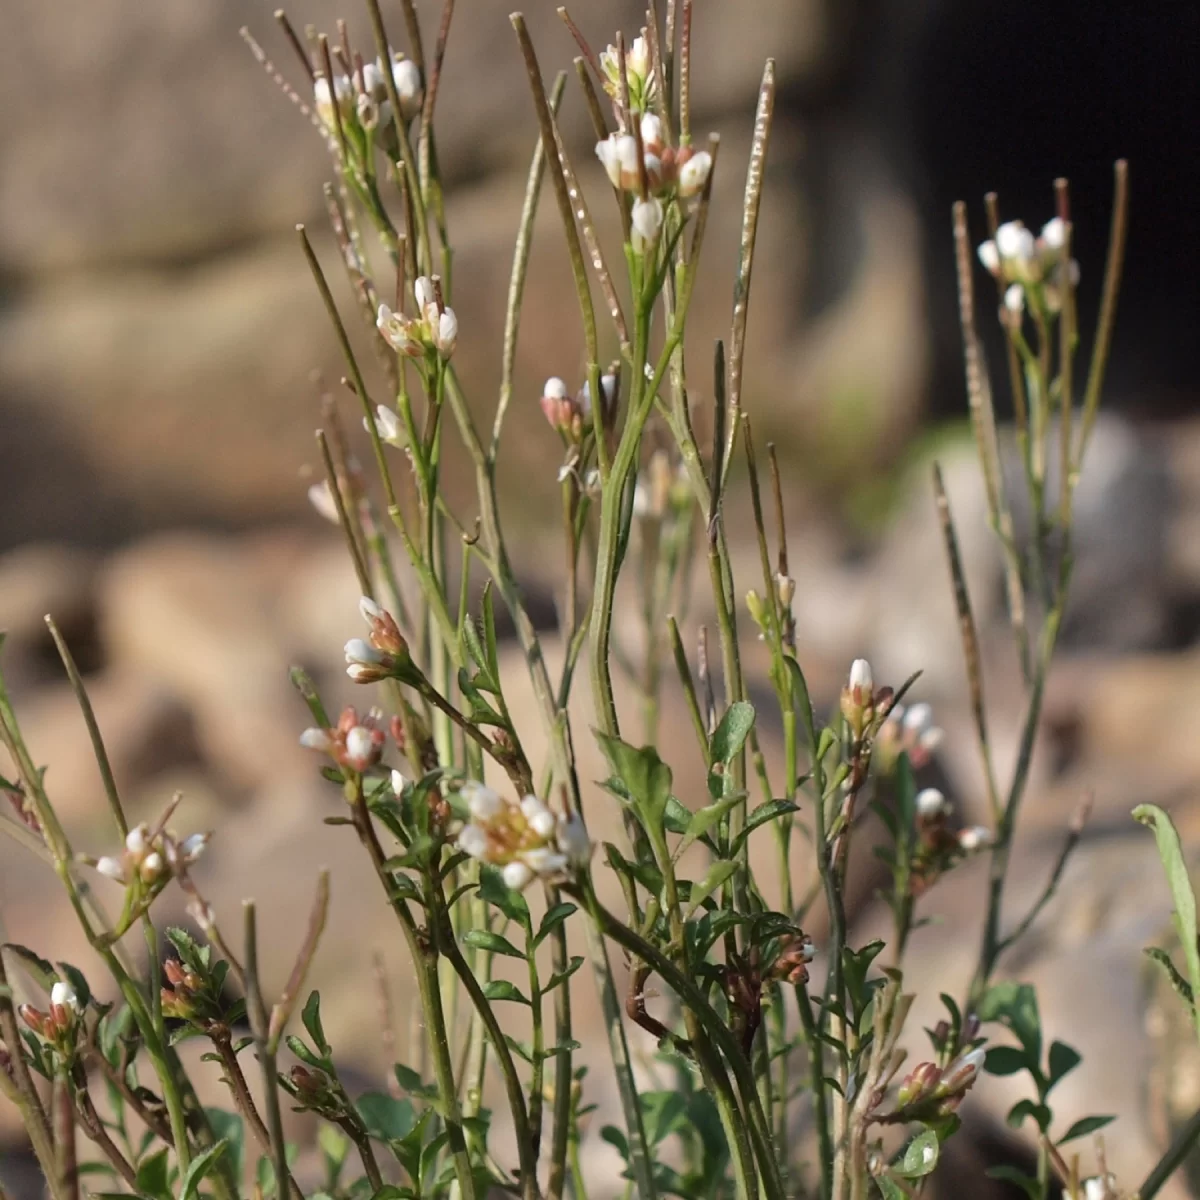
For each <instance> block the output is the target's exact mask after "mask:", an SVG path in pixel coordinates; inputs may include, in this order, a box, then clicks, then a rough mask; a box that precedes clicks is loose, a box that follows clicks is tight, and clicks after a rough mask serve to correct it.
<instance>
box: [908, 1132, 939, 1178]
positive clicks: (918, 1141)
mask: <svg viewBox="0 0 1200 1200" xmlns="http://www.w3.org/2000/svg"><path fill="white" fill-rule="evenodd" d="M940 1152H941V1146H940V1144H939V1143H938V1137H937V1134H936V1133H934V1132H933V1130H932V1129H926V1130H924V1131H923V1132H922V1133H919V1134H917V1136H916V1137H915V1138H913V1140H912V1141H911V1142H909V1143H908V1148H907V1149H906V1150H905V1151H904V1163H903V1166H902V1167H901V1172H902V1173H903V1174H904V1175H905V1176H906V1177H907V1178H909V1179H920V1178H921V1176H923V1175H929V1174H931V1173H932V1171H933V1170H934V1169H935V1168H936V1167H937V1164H938V1154H939V1153H940Z"/></svg>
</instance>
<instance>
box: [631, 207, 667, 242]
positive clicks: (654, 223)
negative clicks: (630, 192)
mask: <svg viewBox="0 0 1200 1200" xmlns="http://www.w3.org/2000/svg"><path fill="white" fill-rule="evenodd" d="M629 220H630V227H631V228H630V240H631V242H632V243H633V248H634V250H636V251H637V252H638V253H639V254H645V252H646V251H647V250H648V249H650V248H651V247H652V246H653V245H654V243H655V242H656V241H657V240H658V234H659V231H660V230H661V229H662V222H663V207H662V204H661V202H659V201H658V200H654V199H649V200H635V201H634V203H633V211H632V212H631V213H630V215H629Z"/></svg>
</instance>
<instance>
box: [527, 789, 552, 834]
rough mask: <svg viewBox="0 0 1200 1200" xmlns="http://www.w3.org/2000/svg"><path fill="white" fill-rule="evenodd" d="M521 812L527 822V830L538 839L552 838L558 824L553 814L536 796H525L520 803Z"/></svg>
mask: <svg viewBox="0 0 1200 1200" xmlns="http://www.w3.org/2000/svg"><path fill="white" fill-rule="evenodd" d="M521 812H522V813H523V814H524V816H525V820H526V821H528V822H529V828H530V829H532V830H533V832H534V833H536V834H537V835H538V837H543V838H548V837H552V836H553V834H554V831H555V829H556V828H557V827H558V822H557V820H556V819H555V816H554V814H553V813H552V812H551V811H550V810H549V809H548V808H547V807H546V806H545V805H544V804H543V803H542V802H541V801H540V800H539V799H538V798H537V797H536V796H526V797H525V799H524V800H522V801H521Z"/></svg>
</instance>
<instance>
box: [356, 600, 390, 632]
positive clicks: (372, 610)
mask: <svg viewBox="0 0 1200 1200" xmlns="http://www.w3.org/2000/svg"><path fill="white" fill-rule="evenodd" d="M358 611H359V612H360V613H361V614H362V619H363V620H364V621H366V623H367V624H368V625H370V624H372V623H373V622H375V621H381V620H382V619H383V616H384V612H383V609H382V608H380V607H379V605H378V604H376V603H375V601H374V600H372V599H371V597H370V596H362V597H360V598H359V601H358Z"/></svg>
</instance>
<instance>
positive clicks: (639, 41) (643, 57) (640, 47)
mask: <svg viewBox="0 0 1200 1200" xmlns="http://www.w3.org/2000/svg"><path fill="white" fill-rule="evenodd" d="M625 69H626V70H627V71H631V72H632V73H633V74H634V75H640V76H642V77H643V78H644V77H645V76H646V74H647V73H648V72H649V70H650V45H649V43H648V42H647V41H646V38H645V35H644V34H643V35H641V36H639V37H635V38H634V39H633V45H632V46H630V47H629V49H628V50H626V51H625Z"/></svg>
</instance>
